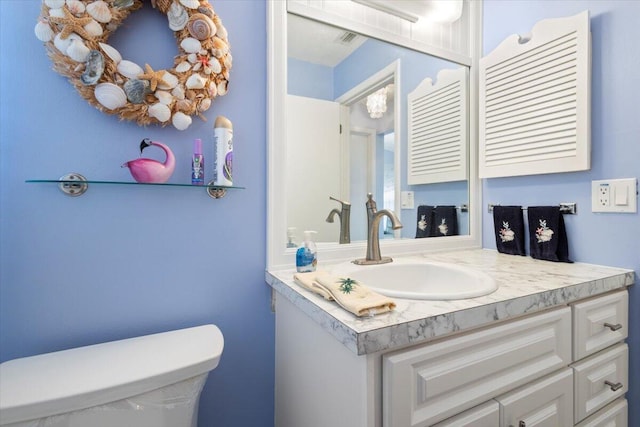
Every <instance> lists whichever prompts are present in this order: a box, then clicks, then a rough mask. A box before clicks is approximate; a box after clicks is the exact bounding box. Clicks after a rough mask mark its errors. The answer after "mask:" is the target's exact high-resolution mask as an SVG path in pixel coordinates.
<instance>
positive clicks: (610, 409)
mask: <svg viewBox="0 0 640 427" xmlns="http://www.w3.org/2000/svg"><path fill="white" fill-rule="evenodd" d="M576 427H627V399H619V400H616V401H615V402H613V403H611V404H610V405H608V406H607V407H605V408H602V409H601V410H599V411H598V412H596V413H595V414H593V415H592V416H590V417H589V418H587V419H586V420H584V421H583V422H581V423H580V424H576Z"/></svg>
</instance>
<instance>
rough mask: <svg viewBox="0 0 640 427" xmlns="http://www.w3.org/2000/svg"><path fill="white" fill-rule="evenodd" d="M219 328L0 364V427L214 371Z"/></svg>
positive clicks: (220, 339) (220, 342)
mask: <svg viewBox="0 0 640 427" xmlns="http://www.w3.org/2000/svg"><path fill="white" fill-rule="evenodd" d="M223 347H224V338H223V336H222V333H221V332H220V329H218V327H217V326H215V325H203V326H198V327H194V328H188V329H181V330H177V331H170V332H163V333H159V334H153V335H147V336H143V337H136V338H130V339H126V340H121V341H113V342H108V343H104V344H97V345H92V346H88V347H79V348H74V349H70V350H64V351H58V352H55V353H47V354H42V355H38V356H32V357H25V358H21V359H15V360H10V361H7V362H4V363H2V364H0V424H8V423H14V422H19V421H26V420H31V419H37V418H43V417H47V416H51V415H55V414H62V413H65V412H71V411H76V410H79V409H84V408H89V407H92V406H96V405H102V404H105V403H109V402H114V401H117V400H121V399H124V398H127V397H131V396H136V395H138V394H142V393H146V392H148V391H151V390H155V389H158V388H161V387H164V386H167V385H169V384H173V383H176V382H179V381H182V380H185V379H188V378H192V377H195V376H197V375H200V374H203V373H205V372H209V371H210V370H212V369H214V368H215V367H216V366H217V365H218V362H219V360H220V356H221V355H222V350H223Z"/></svg>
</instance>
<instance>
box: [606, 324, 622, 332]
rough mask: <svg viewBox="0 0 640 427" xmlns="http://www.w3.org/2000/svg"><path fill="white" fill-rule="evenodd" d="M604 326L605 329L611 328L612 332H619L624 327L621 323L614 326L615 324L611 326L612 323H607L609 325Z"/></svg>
mask: <svg viewBox="0 0 640 427" xmlns="http://www.w3.org/2000/svg"><path fill="white" fill-rule="evenodd" d="M604 326H605V328H609V329H611V330H612V331H617V330H618V329H620V328H622V325H621V324H620V323H616V324H615V325H614V324H611V323H608V322H607V323H605V324H604Z"/></svg>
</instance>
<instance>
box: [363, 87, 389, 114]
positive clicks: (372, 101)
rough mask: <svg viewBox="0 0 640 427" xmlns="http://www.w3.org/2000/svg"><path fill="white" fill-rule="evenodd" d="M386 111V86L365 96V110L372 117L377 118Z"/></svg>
mask: <svg viewBox="0 0 640 427" xmlns="http://www.w3.org/2000/svg"><path fill="white" fill-rule="evenodd" d="M386 111H387V88H386V87H383V88H382V89H379V90H377V91H375V92H373V93H372V94H371V95H369V96H367V112H368V113H369V116H370V117H371V118H372V119H379V118H380V117H382V115H383V114H384V113H385V112H386Z"/></svg>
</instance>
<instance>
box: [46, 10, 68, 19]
mask: <svg viewBox="0 0 640 427" xmlns="http://www.w3.org/2000/svg"><path fill="white" fill-rule="evenodd" d="M49 16H53V17H54V18H66V15H65V14H64V10H63V9H62V8H59V9H50V10H49Z"/></svg>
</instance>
